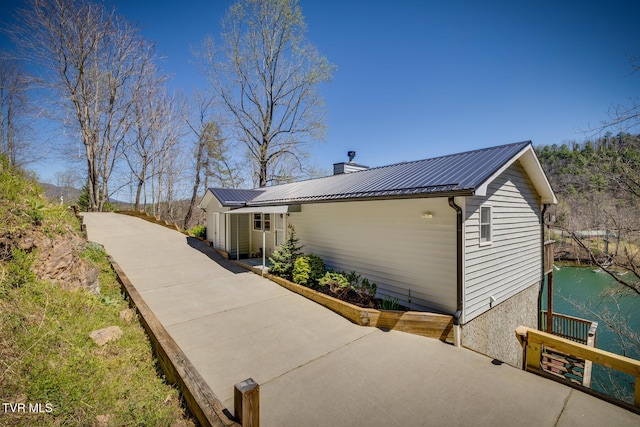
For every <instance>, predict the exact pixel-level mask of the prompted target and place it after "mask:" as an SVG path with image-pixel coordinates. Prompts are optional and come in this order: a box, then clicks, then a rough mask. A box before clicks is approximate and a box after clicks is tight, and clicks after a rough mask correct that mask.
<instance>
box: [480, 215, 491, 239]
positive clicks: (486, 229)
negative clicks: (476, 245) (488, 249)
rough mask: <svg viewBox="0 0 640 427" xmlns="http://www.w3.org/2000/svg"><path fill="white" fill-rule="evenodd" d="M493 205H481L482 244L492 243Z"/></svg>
mask: <svg viewBox="0 0 640 427" xmlns="http://www.w3.org/2000/svg"><path fill="white" fill-rule="evenodd" d="M491 231H492V230H491V206H480V244H481V245H488V244H491Z"/></svg>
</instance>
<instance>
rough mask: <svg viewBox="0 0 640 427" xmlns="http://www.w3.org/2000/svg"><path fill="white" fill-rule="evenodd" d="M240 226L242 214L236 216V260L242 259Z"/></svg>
mask: <svg viewBox="0 0 640 427" xmlns="http://www.w3.org/2000/svg"><path fill="white" fill-rule="evenodd" d="M239 228H240V216H239V215H238V216H237V217H236V261H240V237H239V233H238V229H239Z"/></svg>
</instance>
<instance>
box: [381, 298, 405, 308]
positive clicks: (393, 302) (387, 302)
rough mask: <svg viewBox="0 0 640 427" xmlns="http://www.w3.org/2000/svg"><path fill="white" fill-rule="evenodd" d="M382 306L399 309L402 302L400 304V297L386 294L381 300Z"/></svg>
mask: <svg viewBox="0 0 640 427" xmlns="http://www.w3.org/2000/svg"><path fill="white" fill-rule="evenodd" d="M381 306H382V309H383V310H398V309H399V308H400V304H398V298H393V297H390V296H385V297H384V299H383V300H382V302H381Z"/></svg>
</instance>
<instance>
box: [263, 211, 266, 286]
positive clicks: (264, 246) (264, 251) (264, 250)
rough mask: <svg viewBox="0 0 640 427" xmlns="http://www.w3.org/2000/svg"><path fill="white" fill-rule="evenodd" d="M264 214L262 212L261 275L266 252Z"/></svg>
mask: <svg viewBox="0 0 640 427" xmlns="http://www.w3.org/2000/svg"><path fill="white" fill-rule="evenodd" d="M264 218H265V215H264V213H263V214H262V276H263V277H264V268H265V264H266V256H267V255H266V254H267V245H266V243H267V233H266V231H265V229H264V222H265V219H264Z"/></svg>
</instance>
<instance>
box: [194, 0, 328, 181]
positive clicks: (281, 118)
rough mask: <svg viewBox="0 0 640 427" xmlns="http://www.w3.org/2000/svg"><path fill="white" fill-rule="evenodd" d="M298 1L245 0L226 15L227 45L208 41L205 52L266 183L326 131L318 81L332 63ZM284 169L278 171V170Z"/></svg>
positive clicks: (221, 97) (214, 82)
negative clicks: (311, 34) (310, 34)
mask: <svg viewBox="0 0 640 427" xmlns="http://www.w3.org/2000/svg"><path fill="white" fill-rule="evenodd" d="M305 33H306V25H305V22H304V18H303V16H302V11H301V9H300V6H299V5H298V2H297V0H240V1H239V2H238V3H236V4H234V5H232V6H231V7H230V8H229V11H228V13H227V15H226V17H225V19H224V20H223V32H222V35H221V44H220V45H217V44H216V43H214V40H213V38H208V39H206V40H205V43H204V47H203V49H202V52H201V55H202V60H203V65H204V66H205V72H206V73H207V74H208V76H209V79H210V82H211V86H212V89H213V91H214V93H215V95H216V97H217V99H218V101H219V102H220V104H221V105H222V106H223V108H224V110H225V112H226V113H227V114H226V120H227V122H222V124H223V125H225V126H226V125H227V124H228V125H230V126H231V129H233V130H234V137H235V138H236V140H237V141H239V142H241V143H243V144H244V146H245V147H246V152H247V155H248V157H249V159H250V161H252V162H253V163H254V164H255V169H256V174H255V177H254V181H255V183H256V184H257V185H259V186H260V187H264V186H266V185H267V184H268V183H269V182H270V180H271V178H272V175H273V174H274V170H273V169H274V167H275V165H276V164H277V163H278V162H279V160H280V159H281V158H283V157H291V158H292V159H294V160H295V161H296V162H297V164H298V166H299V167H301V166H302V160H303V159H302V158H301V156H300V155H301V154H303V153H305V152H306V151H307V149H308V145H309V144H310V143H312V142H314V141H315V140H318V139H321V138H322V137H323V135H324V130H325V125H324V118H323V110H322V100H321V98H320V96H319V95H318V92H317V89H318V86H319V85H320V84H321V83H323V82H327V81H329V80H330V78H331V75H332V73H333V71H334V66H333V65H331V64H330V63H329V62H328V61H327V59H326V58H325V57H323V56H321V55H320V54H319V53H318V51H317V49H316V48H315V47H314V46H313V45H311V44H310V43H309V42H308V41H307V40H306V37H305ZM275 172H278V171H275Z"/></svg>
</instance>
